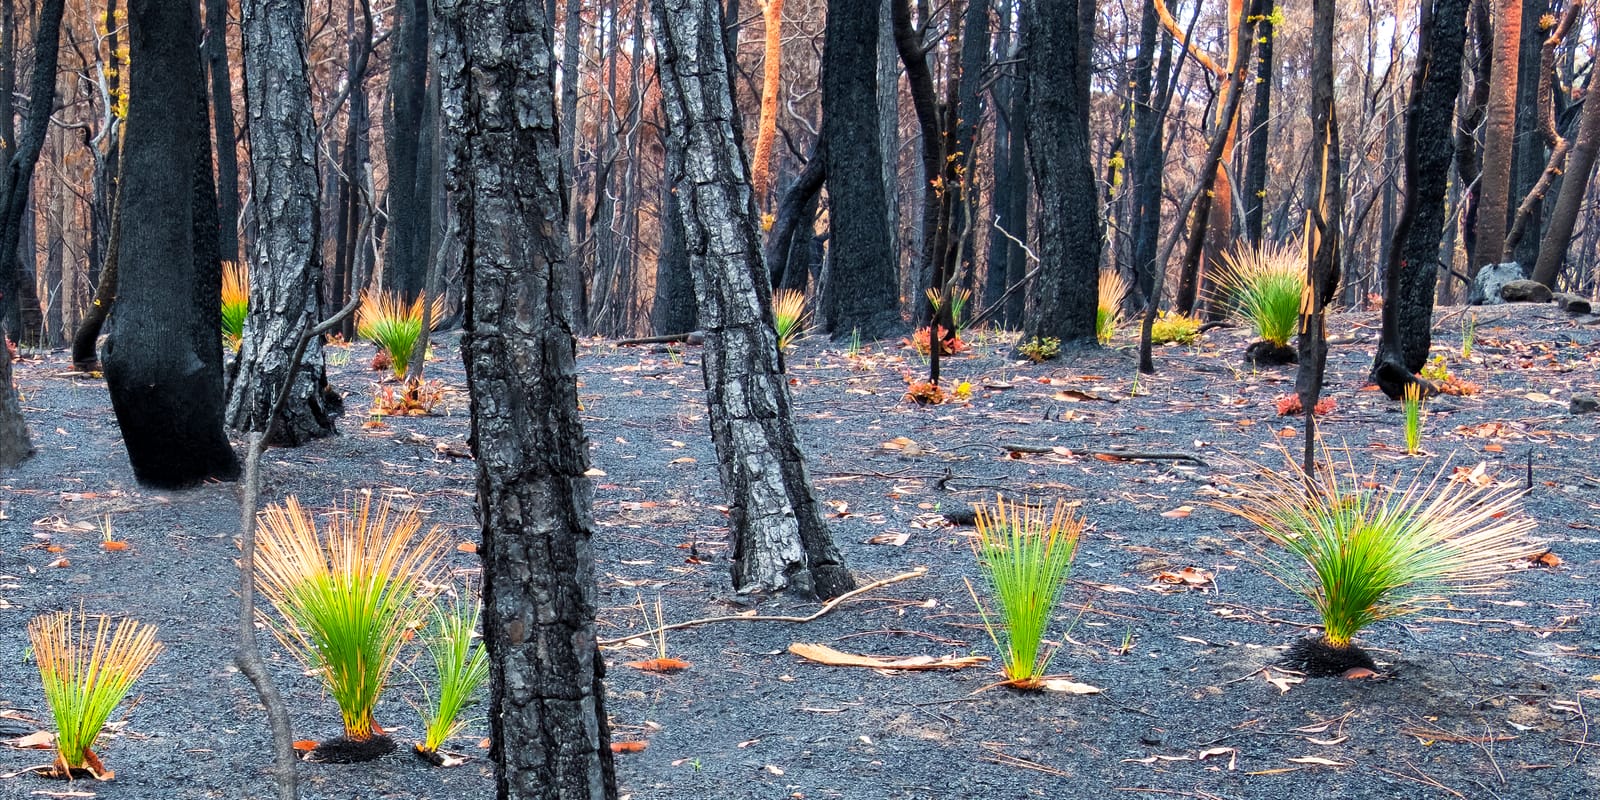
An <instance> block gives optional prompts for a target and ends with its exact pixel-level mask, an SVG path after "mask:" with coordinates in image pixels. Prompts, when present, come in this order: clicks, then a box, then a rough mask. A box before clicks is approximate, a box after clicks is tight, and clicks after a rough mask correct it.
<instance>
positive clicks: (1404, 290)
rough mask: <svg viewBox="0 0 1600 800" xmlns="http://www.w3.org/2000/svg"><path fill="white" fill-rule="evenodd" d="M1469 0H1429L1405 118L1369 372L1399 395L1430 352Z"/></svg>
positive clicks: (1423, 6)
mask: <svg viewBox="0 0 1600 800" xmlns="http://www.w3.org/2000/svg"><path fill="white" fill-rule="evenodd" d="M1470 3H1471V0H1424V2H1423V3H1422V4H1421V8H1420V11H1419V13H1420V16H1421V21H1420V23H1419V27H1418V30H1419V34H1418V37H1419V38H1418V45H1417V62H1416V67H1415V71H1414V72H1413V73H1412V76H1411V98H1410V101H1409V102H1408V103H1407V105H1406V118H1405V191H1406V194H1405V205H1404V206H1403V207H1402V208H1401V211H1400V220H1399V222H1398V223H1397V224H1396V225H1395V233H1394V238H1395V243H1394V244H1393V245H1391V246H1390V248H1389V262H1388V263H1387V264H1386V265H1385V267H1384V268H1385V273H1384V284H1383V328H1382V335H1381V336H1380V337H1379V339H1378V354H1377V358H1376V359H1374V361H1373V365H1372V379H1373V381H1375V382H1376V383H1377V384H1378V385H1379V386H1380V387H1382V388H1383V390H1384V392H1385V393H1387V394H1388V395H1389V396H1390V397H1398V396H1399V395H1400V393H1401V392H1402V391H1403V390H1404V387H1405V384H1407V383H1409V382H1411V380H1412V377H1411V376H1412V375H1413V374H1415V373H1416V372H1417V371H1418V370H1420V369H1422V366H1423V364H1425V363H1426V362H1427V360H1428V351H1429V348H1430V347H1431V346H1432V343H1433V332H1432V331H1433V294H1434V292H1433V290H1434V281H1435V280H1436V279H1437V276H1438V269H1437V267H1438V262H1439V237H1440V234H1441V232H1442V231H1443V230H1444V228H1445V204H1444V195H1445V188H1446V183H1447V182H1448V179H1449V177H1450V162H1451V160H1452V159H1454V158H1455V140H1454V137H1453V135H1452V132H1451V128H1450V120H1451V119H1452V118H1453V117H1454V116H1455V107H1456V98H1457V97H1458V96H1459V95H1460V94H1461V54H1462V49H1463V47H1464V45H1465V43H1466V24H1465V21H1466V16H1467V7H1468V6H1469V5H1470Z"/></svg>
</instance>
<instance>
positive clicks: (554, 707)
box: [434, 0, 617, 800]
mask: <svg viewBox="0 0 1600 800" xmlns="http://www.w3.org/2000/svg"><path fill="white" fill-rule="evenodd" d="M434 8H435V9H436V13H437V15H438V21H439V25H438V31H437V35H436V36H435V37H434V45H435V47H436V53H437V56H438V61H439V80H440V82H441V84H442V85H441V87H440V88H441V96H440V100H441V102H440V110H441V114H442V115H443V120H444V123H445V134H444V144H445V146H446V147H447V148H448V149H447V153H448V155H447V157H446V159H445V164H446V166H445V170H446V174H447V178H446V185H447V187H448V192H449V196H450V197H451V198H452V202H454V203H455V207H456V214H457V216H458V218H459V219H460V221H461V226H462V231H463V241H464V247H465V251H466V256H465V257H466V271H467V333H466V336H465V337H464V338H463V341H462V358H463V360H464V361H465V363H466V368H467V385H468V392H469V395H470V396H471V402H472V449H473V454H474V456H475V458H476V462H477V466H478V509H479V510H478V515H479V523H480V525H481V527H482V537H483V538H482V543H481V545H480V547H479V551H478V552H479V553H480V554H481V556H482V558H483V603H484V613H483V633H484V643H485V645H486V647H487V648H488V651H489V664H490V667H489V675H490V692H489V709H488V715H487V716H488V718H489V732H490V733H489V738H490V741H491V742H492V744H491V746H490V750H489V758H490V761H492V762H493V763H494V765H495V797H496V798H498V800H535V799H536V800H616V797H617V788H616V776H615V771H614V768H613V765H612V760H611V743H610V738H611V734H610V726H609V723H608V721H607V718H606V709H605V700H606V691H605V686H604V683H603V678H604V676H605V661H604V660H603V659H602V658H601V657H600V653H599V650H598V648H597V647H596V644H595V640H596V634H595V623H594V618H595V610H596V606H597V598H596V595H595V577H594V550H593V546H592V544H591V542H590V540H591V537H592V535H593V528H594V521H593V518H592V517H591V515H590V506H591V504H592V502H593V501H592V498H593V492H594V489H593V487H592V485H591V484H590V483H589V479H588V478H587V477H585V475H584V473H585V471H586V470H587V469H588V467H589V462H588V446H587V442H586V440H585V438H584V433H583V423H582V421H581V420H580V418H579V415H578V381H577V370H576V368H575V367H574V365H573V350H574V342H573V337H572V324H571V319H570V316H569V314H570V308H569V307H568V300H569V299H570V297H571V294H570V293H569V292H568V291H567V290H566V289H565V288H564V287H563V286H562V285H561V284H562V282H563V281H564V280H565V277H566V276H567V275H569V274H570V273H568V272H567V271H566V270H565V269H563V268H562V266H561V262H562V260H563V259H564V258H565V257H566V253H565V249H566V246H565V243H564V241H563V237H564V231H565V227H566V220H565V219H564V216H565V203H564V202H563V197H562V186H561V144H560V139H559V136H558V135H557V123H556V118H555V70H554V65H553V63H552V59H551V52H550V49H551V32H550V27H549V23H548V21H547V19H546V17H545V13H544V9H543V8H542V7H541V6H540V5H539V4H533V3H519V2H510V1H509V0H435V2H434Z"/></svg>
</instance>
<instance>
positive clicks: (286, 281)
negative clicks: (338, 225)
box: [227, 0, 338, 447]
mask: <svg viewBox="0 0 1600 800" xmlns="http://www.w3.org/2000/svg"><path fill="white" fill-rule="evenodd" d="M240 12H241V15H242V17H243V41H244V78H245V97H246V98H247V102H248V109H247V112H246V113H247V119H248V124H249V126H250V144H251V147H250V175H251V182H252V196H254V197H255V198H256V200H255V202H252V203H251V204H250V207H251V209H252V210H253V211H254V213H255V221H256V235H255V242H254V248H253V250H254V252H253V253H252V254H251V258H250V262H251V270H250V315H249V316H248V317H247V318H246V320H245V326H244V337H243V339H242V341H241V344H240V347H239V355H238V357H237V358H235V359H234V361H233V369H234V371H235V374H234V377H233V381H232V386H230V387H229V392H228V406H227V420H228V425H229V426H230V427H232V428H235V429H237V430H242V431H264V430H267V429H268V426H271V425H272V419H271V414H272V407H273V403H274V402H275V401H276V400H277V396H278V393H279V391H280V390H281V388H282V386H283V382H284V380H286V379H287V378H288V377H289V373H290V371H291V370H292V369H293V367H294V365H293V364H292V363H291V362H290V358H291V357H292V356H293V355H294V353H295V343H296V342H297V341H298V340H299V338H300V336H301V335H302V334H303V333H304V332H305V331H306V329H308V328H311V327H313V326H315V325H316V324H317V323H318V322H320V321H321V317H322V314H321V307H320V304H319V300H320V297H321V294H322V258H321V244H322V242H321V236H320V235H319V234H320V228H321V215H320V214H319V213H318V211H319V206H320V203H321V198H320V195H319V190H320V188H321V184H320V182H319V181H318V179H317V139H316V122H315V120H314V119H313V117H312V113H311V83H310V81H309V79H308V78H307V75H306V45H305V34H304V33H303V31H304V29H305V14H306V9H305V3H304V0H242V2H241V5H240ZM326 384H327V377H326V374H325V371H324V367H323V362H322V340H321V337H312V340H311V341H310V342H309V343H308V344H307V346H306V348H305V352H304V353H303V354H302V355H301V358H300V368H299V370H298V371H297V372H295V375H294V387H293V388H292V389H291V391H290V393H289V397H288V400H287V401H286V402H285V404H284V407H283V411H282V416H281V417H280V419H279V420H278V424H277V425H276V426H272V428H271V430H272V441H271V442H270V443H272V444H283V445H289V446H291V447H292V446H298V445H300V444H302V443H304V442H306V441H308V440H310V439H317V438H321V437H324V436H331V435H333V434H334V432H335V431H334V426H333V415H334V414H335V413H337V411H338V409H337V408H336V407H333V406H332V404H331V403H330V401H329V397H330V396H331V397H337V395H334V394H333V393H332V392H327V393H325V392H324V391H323V389H324V387H325V386H326Z"/></svg>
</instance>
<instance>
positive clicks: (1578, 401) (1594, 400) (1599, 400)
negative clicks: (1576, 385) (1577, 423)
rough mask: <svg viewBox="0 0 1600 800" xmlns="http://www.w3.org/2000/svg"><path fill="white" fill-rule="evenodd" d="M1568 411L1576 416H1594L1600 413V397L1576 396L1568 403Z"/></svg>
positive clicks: (1590, 395)
mask: <svg viewBox="0 0 1600 800" xmlns="http://www.w3.org/2000/svg"><path fill="white" fill-rule="evenodd" d="M1567 410H1568V411H1571V412H1572V413H1574V414H1593V413H1595V412H1597V411H1600V397H1596V396H1594V395H1592V394H1575V395H1573V396H1572V399H1571V400H1570V401H1569V402H1568V405H1567Z"/></svg>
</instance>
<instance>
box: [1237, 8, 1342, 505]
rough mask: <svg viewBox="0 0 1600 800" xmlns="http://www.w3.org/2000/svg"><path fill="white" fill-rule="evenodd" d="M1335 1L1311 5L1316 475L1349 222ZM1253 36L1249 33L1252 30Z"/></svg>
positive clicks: (1306, 343) (1309, 435)
mask: <svg viewBox="0 0 1600 800" xmlns="http://www.w3.org/2000/svg"><path fill="white" fill-rule="evenodd" d="M1333 27H1334V0H1312V3H1311V108H1310V114H1311V169H1310V170H1307V174H1306V191H1305V198H1306V199H1305V204H1306V209H1305V228H1304V230H1303V231H1302V234H1301V237H1302V238H1301V241H1302V242H1304V244H1305V248H1306V260H1307V264H1306V291H1305V295H1306V300H1305V302H1304V303H1303V304H1302V305H1301V307H1300V339H1299V342H1298V344H1299V350H1300V353H1299V355H1300V366H1299V369H1298V370H1297V371H1296V372H1295V378H1294V388H1295V393H1296V394H1298V395H1299V396H1300V405H1301V407H1302V408H1304V409H1305V415H1306V438H1305V450H1304V453H1303V455H1302V459H1303V463H1302V468H1303V469H1304V470H1305V472H1304V474H1306V475H1315V474H1316V471H1315V469H1313V467H1314V465H1315V457H1316V441H1317V411H1316V408H1317V399H1318V398H1319V397H1320V396H1321V394H1322V378H1323V372H1324V370H1325V368H1326V367H1327V360H1328V329H1327V311H1326V309H1327V307H1328V303H1329V301H1331V300H1332V299H1333V293H1334V290H1335V289H1336V288H1337V287H1338V285H1339V247H1340V242H1339V225H1340V221H1341V220H1342V219H1344V192H1343V186H1344V175H1343V171H1342V168H1341V165H1340V163H1339V120H1338V115H1337V114H1336V113H1335V106H1334V97H1333ZM1246 30H1247V32H1248V29H1246Z"/></svg>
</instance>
